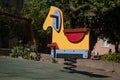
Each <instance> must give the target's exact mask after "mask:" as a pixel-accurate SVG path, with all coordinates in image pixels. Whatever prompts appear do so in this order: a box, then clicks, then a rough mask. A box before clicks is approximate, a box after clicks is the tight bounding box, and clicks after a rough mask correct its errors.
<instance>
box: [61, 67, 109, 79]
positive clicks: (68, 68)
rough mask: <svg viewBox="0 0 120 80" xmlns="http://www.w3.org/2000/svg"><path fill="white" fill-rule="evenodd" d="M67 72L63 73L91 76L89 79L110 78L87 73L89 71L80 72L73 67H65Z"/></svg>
mask: <svg viewBox="0 0 120 80" xmlns="http://www.w3.org/2000/svg"><path fill="white" fill-rule="evenodd" d="M64 69H65V70H62V72H68V73H71V74H73V73H77V74H82V75H86V76H89V77H95V78H108V77H110V76H105V75H100V74H94V73H92V72H87V71H78V70H75V69H73V68H71V67H64Z"/></svg>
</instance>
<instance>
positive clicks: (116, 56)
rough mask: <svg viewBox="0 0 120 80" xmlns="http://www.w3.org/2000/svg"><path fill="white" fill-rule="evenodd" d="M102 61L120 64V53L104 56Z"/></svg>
mask: <svg viewBox="0 0 120 80" xmlns="http://www.w3.org/2000/svg"><path fill="white" fill-rule="evenodd" d="M100 59H101V60H104V61H110V62H117V63H120V54H119V53H110V54H104V55H101V56H100Z"/></svg>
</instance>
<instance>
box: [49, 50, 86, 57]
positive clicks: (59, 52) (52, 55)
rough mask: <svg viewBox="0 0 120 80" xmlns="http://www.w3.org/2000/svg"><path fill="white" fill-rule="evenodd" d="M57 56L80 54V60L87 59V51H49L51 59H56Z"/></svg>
mask: <svg viewBox="0 0 120 80" xmlns="http://www.w3.org/2000/svg"><path fill="white" fill-rule="evenodd" d="M57 54H68V55H69V54H82V55H83V56H82V58H88V50H51V57H53V58H55V57H57Z"/></svg>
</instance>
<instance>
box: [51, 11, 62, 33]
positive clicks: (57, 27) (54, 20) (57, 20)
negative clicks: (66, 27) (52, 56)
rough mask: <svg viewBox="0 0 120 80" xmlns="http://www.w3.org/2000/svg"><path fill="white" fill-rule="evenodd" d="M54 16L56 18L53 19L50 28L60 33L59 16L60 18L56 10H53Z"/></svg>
mask: <svg viewBox="0 0 120 80" xmlns="http://www.w3.org/2000/svg"><path fill="white" fill-rule="evenodd" d="M54 15H55V16H57V18H54V19H53V22H52V26H53V27H54V29H55V30H56V31H60V27H61V24H60V23H61V16H60V12H59V11H58V10H55V12H54Z"/></svg>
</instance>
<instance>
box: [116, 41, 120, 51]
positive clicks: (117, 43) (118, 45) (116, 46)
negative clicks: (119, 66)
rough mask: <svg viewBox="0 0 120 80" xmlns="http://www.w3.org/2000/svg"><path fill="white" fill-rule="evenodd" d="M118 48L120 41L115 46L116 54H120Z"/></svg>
mask: <svg viewBox="0 0 120 80" xmlns="http://www.w3.org/2000/svg"><path fill="white" fill-rule="evenodd" d="M118 46H119V41H116V44H115V52H116V53H118V52H119V50H118Z"/></svg>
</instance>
